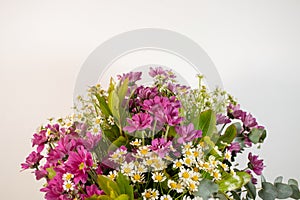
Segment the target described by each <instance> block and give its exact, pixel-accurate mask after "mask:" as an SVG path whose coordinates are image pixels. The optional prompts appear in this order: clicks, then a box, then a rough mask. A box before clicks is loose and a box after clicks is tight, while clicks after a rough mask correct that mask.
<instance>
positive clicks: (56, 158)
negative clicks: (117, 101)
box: [21, 124, 102, 200]
mask: <svg viewBox="0 0 300 200" xmlns="http://www.w3.org/2000/svg"><path fill="white" fill-rule="evenodd" d="M100 139H101V134H100V135H97V136H96V135H92V134H91V133H89V132H87V133H86V134H84V135H79V134H78V133H77V131H76V127H75V125H72V126H71V127H68V128H65V127H60V125H59V124H53V125H51V124H48V125H47V126H45V127H43V128H42V129H41V130H40V131H39V132H38V133H35V134H34V135H33V139H32V146H33V147H36V151H33V152H32V153H30V154H29V156H28V157H27V158H26V161H25V163H22V164H21V167H22V169H24V170H26V169H34V170H35V171H34V173H35V175H36V179H37V180H39V179H42V178H44V179H46V181H47V184H46V186H45V187H44V188H42V189H41V191H42V192H45V198H46V199H47V200H57V199H61V200H71V199H74V198H80V199H85V198H87V197H91V196H93V195H94V194H101V193H102V191H101V190H99V189H98V187H97V186H96V185H95V183H92V182H91V183H89V184H87V180H88V177H89V174H90V173H95V174H102V170H101V168H99V167H98V168H94V166H95V165H94V164H96V163H94V162H93V159H92V155H91V152H90V150H91V149H92V148H93V147H94V145H95V144H96V143H98V142H99V141H100ZM46 146H47V147H48V148H47V149H45V147H46ZM43 153H45V154H46V155H42V154H43ZM42 161H43V162H44V163H43V164H42ZM96 166H97V165H96ZM66 176H69V177H67V178H66Z"/></svg>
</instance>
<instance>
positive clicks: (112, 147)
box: [108, 136, 127, 152]
mask: <svg viewBox="0 0 300 200" xmlns="http://www.w3.org/2000/svg"><path fill="white" fill-rule="evenodd" d="M126 144H127V139H126V138H125V137H124V136H119V137H118V138H117V139H116V140H115V141H113V142H112V143H111V145H110V146H109V147H108V152H110V151H115V150H116V149H117V148H119V147H121V146H122V145H124V146H125V145H126Z"/></svg>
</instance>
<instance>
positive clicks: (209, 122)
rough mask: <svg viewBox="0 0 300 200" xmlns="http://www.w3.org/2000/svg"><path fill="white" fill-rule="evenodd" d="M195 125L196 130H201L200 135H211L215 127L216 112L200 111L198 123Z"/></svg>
mask: <svg viewBox="0 0 300 200" xmlns="http://www.w3.org/2000/svg"><path fill="white" fill-rule="evenodd" d="M194 125H195V124H194ZM195 127H196V128H195V129H197V130H202V137H204V136H209V137H211V136H212V135H213V133H214V131H215V128H216V114H215V113H214V112H213V111H212V110H206V111H204V112H202V113H200V116H199V120H198V124H196V125H195Z"/></svg>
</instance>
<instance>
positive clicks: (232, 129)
mask: <svg viewBox="0 0 300 200" xmlns="http://www.w3.org/2000/svg"><path fill="white" fill-rule="evenodd" d="M236 134H237V129H236V126H235V125H234V124H231V125H230V126H229V127H228V128H227V129H226V131H225V133H224V134H223V135H221V137H220V138H219V140H218V142H217V146H218V147H219V148H220V150H222V149H224V148H225V147H226V145H225V144H223V143H227V144H230V143H231V142H232V141H233V140H234V138H235V137H236Z"/></svg>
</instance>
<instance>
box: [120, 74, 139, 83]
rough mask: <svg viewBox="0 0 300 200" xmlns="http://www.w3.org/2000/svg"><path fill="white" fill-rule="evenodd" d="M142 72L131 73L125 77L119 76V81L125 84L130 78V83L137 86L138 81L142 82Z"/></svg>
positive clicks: (124, 75)
mask: <svg viewBox="0 0 300 200" xmlns="http://www.w3.org/2000/svg"><path fill="white" fill-rule="evenodd" d="M141 76H142V72H129V73H126V74H123V75H118V76H117V77H118V79H119V80H120V82H123V81H124V80H125V79H127V78H128V80H129V83H131V84H135V82H136V81H138V80H141Z"/></svg>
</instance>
